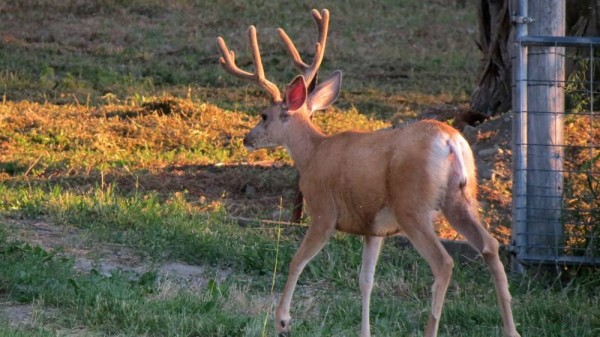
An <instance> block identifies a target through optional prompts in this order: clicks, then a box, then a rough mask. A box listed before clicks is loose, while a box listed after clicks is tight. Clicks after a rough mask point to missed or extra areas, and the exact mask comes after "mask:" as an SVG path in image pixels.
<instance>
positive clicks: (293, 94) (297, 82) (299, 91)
mask: <svg viewBox="0 0 600 337" xmlns="http://www.w3.org/2000/svg"><path fill="white" fill-rule="evenodd" d="M306 95H307V94H306V83H304V77H303V76H298V77H296V78H295V79H294V80H293V81H292V83H290V84H288V86H287V88H286V90H285V104H286V105H287V107H288V111H290V112H293V111H296V110H298V109H300V108H301V107H302V106H303V105H304V102H306Z"/></svg>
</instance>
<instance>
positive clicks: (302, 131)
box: [217, 10, 519, 337]
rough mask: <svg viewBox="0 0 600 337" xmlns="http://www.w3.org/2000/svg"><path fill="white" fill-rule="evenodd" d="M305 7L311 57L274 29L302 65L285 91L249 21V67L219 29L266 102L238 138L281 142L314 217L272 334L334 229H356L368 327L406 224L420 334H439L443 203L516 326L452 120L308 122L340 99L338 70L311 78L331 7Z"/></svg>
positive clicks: (448, 270) (285, 327) (286, 323)
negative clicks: (311, 30)
mask: <svg viewBox="0 0 600 337" xmlns="http://www.w3.org/2000/svg"><path fill="white" fill-rule="evenodd" d="M312 15H313V18H314V20H315V22H316V23H317V29H318V42H317V43H316V47H315V56H314V59H313V62H312V63H311V64H310V65H308V64H307V63H305V62H304V61H302V59H301V57H300V55H299V53H298V51H297V49H296V47H295V46H294V44H293V42H292V41H291V40H290V38H289V37H288V36H287V34H286V33H285V32H284V31H283V30H282V29H279V30H278V32H279V35H280V37H281V38H282V39H283V42H284V44H285V46H286V47H287V50H288V52H289V53H290V54H291V56H292V59H293V62H294V64H295V66H296V67H297V68H298V69H299V70H300V71H301V75H299V76H297V77H296V78H295V79H294V80H293V81H292V82H291V83H290V84H289V85H288V86H287V87H286V89H285V92H284V95H283V96H282V95H281V93H280V91H279V89H278V88H277V86H276V85H275V84H273V83H272V82H270V81H268V80H267V79H266V78H265V74H264V70H263V65H262V61H261V56H260V52H259V48H258V42H257V37H256V29H255V28H254V26H250V28H249V30H248V32H249V38H250V45H251V49H252V55H253V60H254V67H255V73H250V72H247V71H245V70H242V69H240V68H238V66H237V65H236V62H235V55H234V53H233V52H232V51H230V50H229V49H228V48H227V45H226V44H225V41H224V40H223V39H222V38H221V37H218V38H217V44H218V47H219V50H220V52H221V57H220V59H219V62H220V64H221V65H222V66H223V68H224V69H225V70H226V71H227V72H229V73H231V74H232V75H234V76H236V77H238V78H240V79H243V80H246V81H250V82H253V83H256V84H258V85H259V86H260V87H262V88H263V89H264V90H266V91H267V92H268V93H269V94H270V96H271V104H270V106H269V107H268V108H267V109H266V110H264V111H263V113H262V114H261V118H262V120H261V121H260V122H259V123H258V124H257V125H256V126H255V127H254V128H253V129H252V130H251V131H250V132H249V133H248V134H247V135H246V137H245V138H244V145H245V146H246V148H247V149H248V150H254V149H258V148H271V147H276V146H285V147H286V148H287V151H288V152H289V154H290V156H291V157H292V159H293V161H294V163H295V165H296V166H297V169H298V171H299V173H300V188H301V190H302V192H303V193H304V197H305V199H306V204H307V207H308V213H309V214H310V219H311V225H310V227H309V229H308V231H307V232H306V236H305V237H304V240H303V241H302V244H301V245H300V248H299V249H298V251H297V252H296V254H295V255H294V257H293V259H292V261H291V264H290V267H289V274H288V279H287V282H286V284H285V288H284V290H283V294H282V296H281V299H280V301H279V304H278V307H277V309H276V312H275V328H276V331H277V333H278V335H279V336H290V335H291V316H290V304H291V300H292V294H293V292H294V288H295V287H296V282H297V281H298V277H299V276H300V274H301V273H302V271H303V269H304V267H305V266H306V265H307V263H308V262H309V261H310V260H311V259H312V258H313V257H314V256H315V255H316V254H317V253H318V252H319V251H320V250H321V249H322V248H323V246H324V245H325V243H326V242H327V241H328V239H329V238H330V237H331V236H332V234H333V233H334V232H335V231H336V230H338V231H342V232H346V233H352V234H357V235H362V236H363V242H364V243H363V252H362V265H361V269H360V275H359V286H360V292H361V296H362V320H361V331H360V336H361V337H368V336H370V327H369V301H370V295H371V290H372V288H373V278H374V272H375V265H376V263H377V259H378V256H379V252H380V249H381V245H382V243H383V239H384V238H385V237H388V236H392V235H396V234H404V235H405V236H406V237H407V238H408V239H409V240H410V242H411V243H412V245H413V246H414V247H415V248H416V249H417V251H418V252H419V253H420V254H421V255H422V257H423V258H424V259H425V260H426V261H427V263H428V264H429V266H430V267H431V271H432V274H433V277H434V282H433V287H432V295H431V296H432V299H431V312H430V315H429V318H428V321H427V326H426V328H425V334H424V336H427V337H433V336H436V335H437V330H438V326H439V321H440V315H441V312H442V305H443V302H444V298H445V295H446V290H447V288H448V284H449V282H450V277H451V274H452V268H453V260H452V258H451V257H450V255H449V254H448V253H447V252H446V250H445V249H444V247H443V246H442V244H441V243H440V241H439V240H438V238H437V236H436V234H435V231H434V228H433V226H432V222H433V217H434V216H435V215H436V214H437V212H438V210H441V212H442V213H443V214H444V216H445V217H446V218H447V220H448V221H449V223H450V224H451V225H452V226H453V227H454V228H455V229H456V230H457V231H458V232H459V233H460V234H462V235H463V236H464V237H466V238H467V239H468V241H469V243H470V244H471V245H472V246H473V247H474V248H475V249H476V250H477V251H478V252H479V253H480V254H481V255H482V256H483V259H484V261H485V263H486V264H487V266H488V267H489V270H490V272H491V275H492V278H493V281H494V284H495V288H496V294H497V300H498V304H499V307H500V313H501V316H502V321H503V331H504V334H505V335H506V336H512V337H515V336H519V334H518V332H517V330H516V328H515V324H514V321H513V316H512V311H511V307H510V302H511V296H510V293H509V290H508V282H507V278H506V274H505V272H504V267H503V265H502V263H501V261H500V259H499V256H498V246H499V245H498V241H497V240H496V239H494V238H493V237H491V236H490V235H489V234H488V232H487V231H486V230H485V228H484V227H483V226H482V224H481V221H480V218H479V213H478V207H477V180H476V175H475V164H474V160H473V154H472V151H471V149H470V147H469V144H468V143H467V141H466V140H465V139H464V138H463V137H462V136H461V135H460V133H459V132H458V131H456V130H455V129H454V128H452V127H450V126H448V125H446V124H443V123H441V122H437V121H432V120H425V121H419V122H415V123H412V124H409V125H408V126H405V127H403V128H396V129H386V130H380V131H376V132H354V131H352V132H342V133H339V134H336V135H331V136H328V135H325V134H323V132H321V131H320V130H319V129H318V128H317V127H316V126H315V125H314V124H313V123H312V122H311V115H312V114H313V112H315V111H317V110H323V109H325V108H327V107H328V106H330V105H331V104H332V103H333V102H334V101H335V100H336V99H337V97H338V95H339V92H340V87H341V81H342V72H341V71H339V70H338V71H334V72H333V74H332V75H330V76H329V77H328V78H327V79H325V80H324V81H323V82H322V83H319V84H317V85H316V86H314V83H313V82H314V81H316V75H317V71H318V69H319V66H320V65H321V62H322V60H323V55H324V53H325V44H326V40H327V31H328V25H329V12H328V11H327V10H323V11H321V12H319V11H317V10H313V11H312Z"/></svg>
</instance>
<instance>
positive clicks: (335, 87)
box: [217, 9, 342, 150]
mask: <svg viewBox="0 0 600 337" xmlns="http://www.w3.org/2000/svg"><path fill="white" fill-rule="evenodd" d="M312 15H313V18H314V19H315V22H316V23H317V28H318V34H319V37H318V42H317V43H316V46H315V57H314V59H313V62H312V64H311V65H308V64H306V63H304V62H303V61H302V59H301V58H300V54H299V53H298V51H297V49H296V47H295V46H294V43H293V42H292V41H291V39H290V38H289V37H288V36H287V34H286V33H285V31H284V30H283V29H281V28H280V29H278V32H279V35H280V37H281V39H282V40H283V42H284V43H285V45H286V47H287V50H288V52H289V53H290V55H291V56H292V59H293V61H294V65H295V66H296V68H298V69H299V70H300V71H301V73H302V75H298V76H297V77H296V78H295V79H294V80H292V82H290V84H288V85H287V86H286V88H285V92H284V95H283V96H282V95H281V93H280V91H279V89H278V88H277V85H275V84H273V83H272V82H270V81H268V80H267V79H266V78H265V73H264V69H263V65H262V61H261V57H260V51H259V49H258V41H257V37H256V28H255V27H254V26H250V28H249V29H248V35H249V38H250V45H251V48H252V57H253V59H254V68H255V73H254V74H252V73H249V72H247V71H245V70H242V69H240V68H238V67H237V65H236V63H235V54H234V53H233V51H230V50H229V49H228V48H227V45H226V44H225V41H224V40H223V38H221V37H218V38H217V44H218V47H219V50H220V51H221V58H219V63H221V65H222V66H223V68H224V69H225V70H226V71H227V72H229V73H230V74H232V75H234V76H236V77H238V78H241V79H243V80H246V81H249V82H252V83H256V84H257V85H259V86H260V87H261V88H263V89H264V90H265V91H267V93H269V95H270V96H271V103H270V105H269V107H267V108H266V109H265V110H264V111H263V112H262V113H261V120H260V121H259V123H258V124H257V125H256V126H255V127H254V128H253V129H252V130H251V131H250V132H249V133H248V134H247V135H246V137H245V138H244V145H245V146H246V148H247V149H248V150H254V149H259V148H269V147H276V146H281V145H286V144H285V143H286V139H287V138H286V136H287V135H289V134H290V133H291V132H298V130H297V126H296V125H297V124H298V123H306V122H308V123H310V116H311V115H312V113H313V112H314V111H317V110H321V109H325V108H327V107H328V106H329V105H331V104H332V103H333V102H334V101H335V100H336V99H337V97H338V95H339V92H340V88H341V81H342V72H341V71H339V70H337V71H335V72H334V73H333V74H331V75H330V76H329V77H328V78H327V79H326V80H324V81H323V82H322V83H320V84H319V85H315V83H316V79H317V72H318V70H319V67H320V65H321V62H322V61H323V56H324V53H325V45H326V42H327V30H328V26H329V11H327V10H326V9H324V10H323V11H322V12H321V13H319V11H317V10H314V9H313V11H312Z"/></svg>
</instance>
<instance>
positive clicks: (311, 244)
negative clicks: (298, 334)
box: [275, 222, 335, 337]
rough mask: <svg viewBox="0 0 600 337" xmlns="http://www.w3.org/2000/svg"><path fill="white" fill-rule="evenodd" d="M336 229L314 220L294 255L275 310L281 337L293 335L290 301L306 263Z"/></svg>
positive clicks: (276, 327)
mask: <svg viewBox="0 0 600 337" xmlns="http://www.w3.org/2000/svg"><path fill="white" fill-rule="evenodd" d="M334 231H335V226H334V224H332V223H328V222H313V224H312V225H311V227H310V228H309V229H308V232H306V236H305V237H304V240H303V241H302V244H301V245H300V248H299V249H298V251H297V252H296V255H294V258H293V259H292V263H291V264H290V270H289V275H288V279H287V282H286V283H285V288H284V289H283V295H282V296H281V300H279V305H278V307H277V311H276V312H275V331H277V335H278V336H280V337H289V336H291V316H290V303H291V301H292V295H293V294H294V289H295V288H296V283H297V282H298V277H300V274H302V271H303V270H304V267H306V264H308V262H309V261H310V260H311V259H312V258H313V257H314V256H315V255H317V253H318V252H319V251H320V250H321V249H322V248H323V246H325V243H326V242H327V240H328V239H329V237H330V236H331V234H333V232H334Z"/></svg>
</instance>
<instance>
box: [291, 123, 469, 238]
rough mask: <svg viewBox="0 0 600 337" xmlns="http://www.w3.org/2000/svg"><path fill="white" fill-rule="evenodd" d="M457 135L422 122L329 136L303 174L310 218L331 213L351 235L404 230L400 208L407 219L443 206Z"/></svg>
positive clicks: (443, 125) (393, 232)
mask: <svg viewBox="0 0 600 337" xmlns="http://www.w3.org/2000/svg"><path fill="white" fill-rule="evenodd" d="M456 135H459V134H458V132H457V131H456V130H455V129H453V128H451V127H450V126H448V125H445V124H442V123H440V122H436V121H420V122H415V123H413V124H410V125H408V126H406V127H404V128H399V129H387V130H381V131H376V132H370V133H360V132H345V133H340V134H337V135H334V136H330V137H328V138H327V139H325V140H324V141H323V142H322V143H321V144H320V145H319V146H318V147H317V150H316V153H315V155H314V156H313V158H312V160H311V163H310V164H309V165H308V166H307V170H306V171H307V172H301V188H302V191H303V192H304V195H305V197H306V200H307V203H308V206H309V211H310V213H311V216H312V217H314V216H322V215H321V213H324V212H328V214H326V216H327V217H331V218H335V219H336V227H337V229H338V230H341V231H345V232H350V233H357V234H359V233H360V234H364V233H365V232H370V234H372V235H391V234H395V233H398V232H401V227H400V226H398V225H397V224H394V223H393V222H394V221H392V220H394V219H395V217H396V216H397V215H398V212H399V209H400V211H401V212H402V211H404V210H405V211H406V213H407V216H408V215H410V212H415V211H430V210H433V209H435V208H437V207H438V205H437V204H438V203H439V201H440V199H441V198H442V197H443V194H444V192H445V188H446V186H447V183H446V180H447V177H448V174H447V172H448V168H449V166H450V165H449V164H450V161H449V160H448V158H449V153H448V150H447V147H446V146H445V145H444V144H445V140H446V139H447V138H449V137H454V136H456ZM398 205H401V206H398ZM315 212H317V213H319V215H317V214H313V213H315ZM376 220H378V221H376ZM376 222H377V223H382V224H376ZM400 225H401V224H400ZM365 226H366V227H365ZM367 227H368V228H367Z"/></svg>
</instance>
